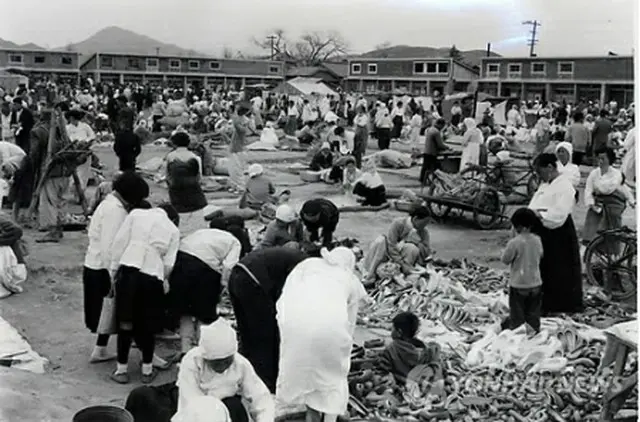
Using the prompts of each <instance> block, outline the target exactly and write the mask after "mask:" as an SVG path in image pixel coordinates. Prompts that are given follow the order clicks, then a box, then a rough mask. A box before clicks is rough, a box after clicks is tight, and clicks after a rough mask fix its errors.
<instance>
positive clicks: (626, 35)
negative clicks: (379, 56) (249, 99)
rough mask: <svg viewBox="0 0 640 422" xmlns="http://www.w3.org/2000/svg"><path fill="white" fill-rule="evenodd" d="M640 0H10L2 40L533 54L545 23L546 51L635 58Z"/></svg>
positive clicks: (0, 18)
mask: <svg viewBox="0 0 640 422" xmlns="http://www.w3.org/2000/svg"><path fill="white" fill-rule="evenodd" d="M637 3H639V1H638V0H437V1H436V0H181V1H177V0H172V1H168V0H89V1H86V0H19V1H16V0H0V5H2V6H4V7H2V8H1V9H0V10H5V11H9V13H2V14H0V38H3V39H6V40H10V41H13V42H16V43H19V44H24V43H27V42H33V43H36V44H38V45H41V46H44V47H47V48H57V47H62V46H65V45H67V44H69V43H71V42H79V41H82V40H84V39H86V38H87V37H89V36H91V35H92V34H93V33H95V32H97V31H99V30H100V29H102V28H104V27H107V26H112V25H116V26H120V27H123V28H126V29H129V30H131V31H134V32H137V33H140V34H144V35H147V36H149V37H152V38H155V39H157V40H159V41H162V42H166V43H172V44H176V45H179V46H181V47H184V48H190V49H194V50H198V51H202V52H204V53H209V54H220V53H221V52H222V51H223V49H224V48H225V47H230V48H232V49H233V50H234V51H238V50H240V51H243V52H246V53H250V54H255V53H257V52H258V51H259V50H257V49H256V47H255V45H253V44H252V42H251V39H252V38H253V37H257V38H261V39H263V38H265V37H266V36H267V35H269V34H270V33H271V31H272V30H273V29H276V28H281V29H283V30H284V31H285V32H286V33H287V34H289V38H292V39H295V37H296V36H299V35H300V34H302V33H304V32H305V31H338V32H339V33H340V34H342V36H343V38H344V39H346V40H347V41H348V43H349V50H350V52H352V53H354V54H356V53H363V52H366V51H369V50H372V49H373V48H375V46H376V45H380V44H382V43H391V44H392V45H398V44H404V45H412V46H430V47H450V46H451V45H452V44H455V45H456V47H457V48H458V49H460V50H470V49H485V48H486V46H487V43H491V44H492V50H494V51H496V52H498V53H500V54H502V55H505V56H519V55H527V54H528V47H527V45H526V43H527V37H528V36H529V31H530V27H529V26H525V25H522V22H523V21H525V20H538V21H540V22H541V26H540V27H539V35H538V38H539V43H538V45H537V46H536V53H537V54H538V56H578V55H599V54H607V52H609V51H614V52H616V53H618V54H631V53H632V48H633V46H634V45H635V44H636V42H637V41H636V40H637V35H636V33H635V30H634V27H637V19H636V18H637V15H638V12H637V7H638V6H637Z"/></svg>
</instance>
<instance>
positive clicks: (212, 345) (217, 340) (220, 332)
mask: <svg viewBox="0 0 640 422" xmlns="http://www.w3.org/2000/svg"><path fill="white" fill-rule="evenodd" d="M198 346H199V347H200V349H201V350H202V357H203V358H205V359H207V360H215V359H224V358H228V357H229V356H233V355H235V354H236V353H237V352H238V340H237V338H236V331H235V330H234V329H233V327H232V326H231V324H229V322H228V321H227V320H226V319H224V318H218V319H217V320H215V321H214V322H213V323H212V324H209V325H203V326H202V327H201V328H200V342H199V343H198Z"/></svg>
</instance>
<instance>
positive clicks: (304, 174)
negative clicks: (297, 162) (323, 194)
mask: <svg viewBox="0 0 640 422" xmlns="http://www.w3.org/2000/svg"><path fill="white" fill-rule="evenodd" d="M300 179H302V180H303V181H304V182H307V183H316V182H319V181H320V173H319V172H315V171H301V172H300Z"/></svg>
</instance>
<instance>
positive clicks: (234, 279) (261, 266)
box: [229, 246, 307, 393]
mask: <svg viewBox="0 0 640 422" xmlns="http://www.w3.org/2000/svg"><path fill="white" fill-rule="evenodd" d="M306 258H307V255H306V254H305V253H303V252H300V251H298V250H296V249H292V248H287V247H281V246H279V247H271V248H264V249H259V250H256V251H253V252H251V253H250V254H248V255H247V256H246V257H244V258H243V259H241V260H240V262H239V263H238V265H236V266H235V267H234V269H233V270H232V271H231V276H230V277H229V295H230V298H231V304H232V305H233V312H234V315H235V316H236V322H237V324H238V327H237V330H238V336H239V341H240V353H241V354H242V355H243V356H244V357H246V358H247V359H248V360H249V362H251V365H253V367H254V369H255V370H256V373H257V374H258V376H259V377H260V378H261V379H262V381H263V382H264V383H265V384H266V386H267V388H268V389H269V391H271V393H274V392H275V388H276V379H277V377H278V361H279V348H280V335H279V332H278V324H277V322H276V308H275V304H276V301H277V300H278V298H279V297H280V293H281V292H282V288H283V286H284V282H285V280H286V279H287V276H288V275H289V273H290V272H291V271H292V270H293V268H295V266H296V265H298V264H299V263H300V262H302V261H303V260H304V259H306Z"/></svg>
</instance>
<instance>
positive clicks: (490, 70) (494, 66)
mask: <svg viewBox="0 0 640 422" xmlns="http://www.w3.org/2000/svg"><path fill="white" fill-rule="evenodd" d="M499 75H500V63H489V64H487V76H489V77H491V76H499Z"/></svg>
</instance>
